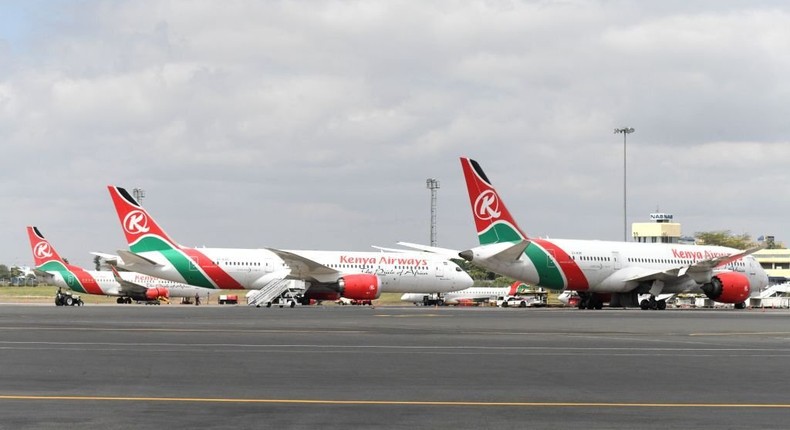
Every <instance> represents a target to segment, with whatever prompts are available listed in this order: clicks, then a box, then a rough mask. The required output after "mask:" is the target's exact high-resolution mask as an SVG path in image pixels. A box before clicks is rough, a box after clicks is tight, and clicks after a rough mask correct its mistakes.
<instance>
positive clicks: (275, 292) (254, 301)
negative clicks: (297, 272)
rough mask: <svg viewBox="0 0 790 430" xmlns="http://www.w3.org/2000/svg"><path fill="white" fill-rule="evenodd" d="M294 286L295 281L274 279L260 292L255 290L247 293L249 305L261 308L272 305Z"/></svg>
mask: <svg viewBox="0 0 790 430" xmlns="http://www.w3.org/2000/svg"><path fill="white" fill-rule="evenodd" d="M293 286H294V281H292V280H290V279H274V280H272V281H269V282H268V283H266V285H264V286H263V288H261V289H260V290H253V291H250V292H249V293H247V304H248V305H250V306H260V305H265V304H266V303H271V302H272V301H273V300H274V299H275V298H277V297H280V296H281V295H282V294H283V293H285V292H286V291H288V290H290V289H291V288H293Z"/></svg>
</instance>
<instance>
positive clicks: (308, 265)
mask: <svg viewBox="0 0 790 430" xmlns="http://www.w3.org/2000/svg"><path fill="white" fill-rule="evenodd" d="M267 249H268V250H269V251H271V252H273V253H275V254H277V256H278V257H280V258H282V260H283V261H284V262H285V264H287V265H288V267H290V268H291V274H290V275H289V278H292V279H293V278H295V279H302V280H306V281H315V282H335V281H337V280H338V278H340V272H338V271H337V270H335V269H333V268H331V267H327V266H324V265H323V264H321V263H319V262H317V261H314V260H311V259H309V258H307V257H304V256H301V255H299V254H296V253H293V252H290V251H283V250H282V249H275V248H267Z"/></svg>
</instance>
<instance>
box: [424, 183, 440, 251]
mask: <svg viewBox="0 0 790 430" xmlns="http://www.w3.org/2000/svg"><path fill="white" fill-rule="evenodd" d="M425 186H426V187H427V188H428V189H429V190H431V246H436V190H438V189H439V181H437V180H436V179H433V178H428V179H427V180H426V181H425Z"/></svg>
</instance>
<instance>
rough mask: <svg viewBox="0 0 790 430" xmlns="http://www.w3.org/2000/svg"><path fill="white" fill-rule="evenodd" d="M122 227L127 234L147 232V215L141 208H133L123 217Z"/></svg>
mask: <svg viewBox="0 0 790 430" xmlns="http://www.w3.org/2000/svg"><path fill="white" fill-rule="evenodd" d="M123 229H124V230H126V232H127V233H129V234H143V233H148V231H149V230H150V228H149V227H148V217H147V216H146V215H145V212H143V211H141V210H133V211H131V212H129V213H128V214H126V216H125V217H124V218H123Z"/></svg>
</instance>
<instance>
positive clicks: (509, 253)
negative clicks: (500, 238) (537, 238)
mask: <svg viewBox="0 0 790 430" xmlns="http://www.w3.org/2000/svg"><path fill="white" fill-rule="evenodd" d="M528 246H529V240H526V239H525V240H522V241H520V242H516V244H515V245H513V246H510V247H508V248H505V249H503V250H502V251H499V252H497V253H496V254H494V255H492V256H491V258H496V259H499V260H504V261H516V260H518V259H519V258H521V255H522V254H524V250H525V249H527V247H528Z"/></svg>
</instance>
